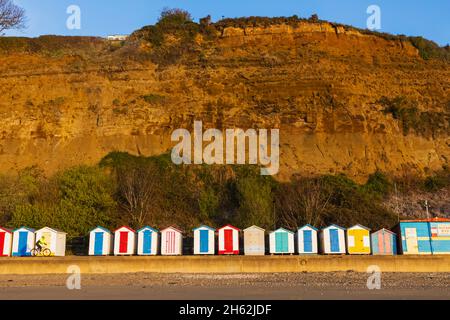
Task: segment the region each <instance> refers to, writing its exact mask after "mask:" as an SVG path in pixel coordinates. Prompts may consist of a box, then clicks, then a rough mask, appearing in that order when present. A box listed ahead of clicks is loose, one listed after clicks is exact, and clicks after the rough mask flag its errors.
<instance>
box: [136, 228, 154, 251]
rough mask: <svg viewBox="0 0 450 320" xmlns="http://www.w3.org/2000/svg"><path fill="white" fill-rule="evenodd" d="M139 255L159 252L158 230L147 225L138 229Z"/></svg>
mask: <svg viewBox="0 0 450 320" xmlns="http://www.w3.org/2000/svg"><path fill="white" fill-rule="evenodd" d="M137 235H138V244H137V246H138V247H137V254H138V255H139V256H154V255H157V254H158V230H156V229H154V228H152V227H149V226H145V227H143V228H141V229H139V230H138V231H137Z"/></svg>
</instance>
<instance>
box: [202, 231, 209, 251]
mask: <svg viewBox="0 0 450 320" xmlns="http://www.w3.org/2000/svg"><path fill="white" fill-rule="evenodd" d="M208 251H209V231H208V230H200V252H201V253H208Z"/></svg>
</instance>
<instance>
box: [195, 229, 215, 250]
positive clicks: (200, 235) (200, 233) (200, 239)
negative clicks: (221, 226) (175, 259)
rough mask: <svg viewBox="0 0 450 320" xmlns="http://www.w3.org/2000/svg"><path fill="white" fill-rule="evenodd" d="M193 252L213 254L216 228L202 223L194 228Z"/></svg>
mask: <svg viewBox="0 0 450 320" xmlns="http://www.w3.org/2000/svg"><path fill="white" fill-rule="evenodd" d="M193 231H194V254H214V251H215V250H214V238H215V231H216V229H214V228H211V227H208V226H205V225H202V226H200V227H198V228H195V229H194V230H193Z"/></svg>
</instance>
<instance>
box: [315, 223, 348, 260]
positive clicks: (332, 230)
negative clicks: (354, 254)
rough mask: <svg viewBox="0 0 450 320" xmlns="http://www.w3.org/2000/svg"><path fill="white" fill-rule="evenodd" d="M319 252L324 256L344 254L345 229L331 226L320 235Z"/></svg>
mask: <svg viewBox="0 0 450 320" xmlns="http://www.w3.org/2000/svg"><path fill="white" fill-rule="evenodd" d="M319 237H320V241H319V244H320V246H319V247H320V252H321V253H324V254H345V252H346V251H345V228H342V227H340V226H337V225H335V224H332V225H330V226H328V227H325V228H323V229H322V230H321V231H320V233H319Z"/></svg>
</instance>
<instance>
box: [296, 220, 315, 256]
mask: <svg viewBox="0 0 450 320" xmlns="http://www.w3.org/2000/svg"><path fill="white" fill-rule="evenodd" d="M297 245H298V253H299V254H317V253H318V248H317V247H318V245H317V229H316V228H314V227H313V226H312V225H309V224H307V225H305V226H303V227H301V228H299V229H298V230H297Z"/></svg>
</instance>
